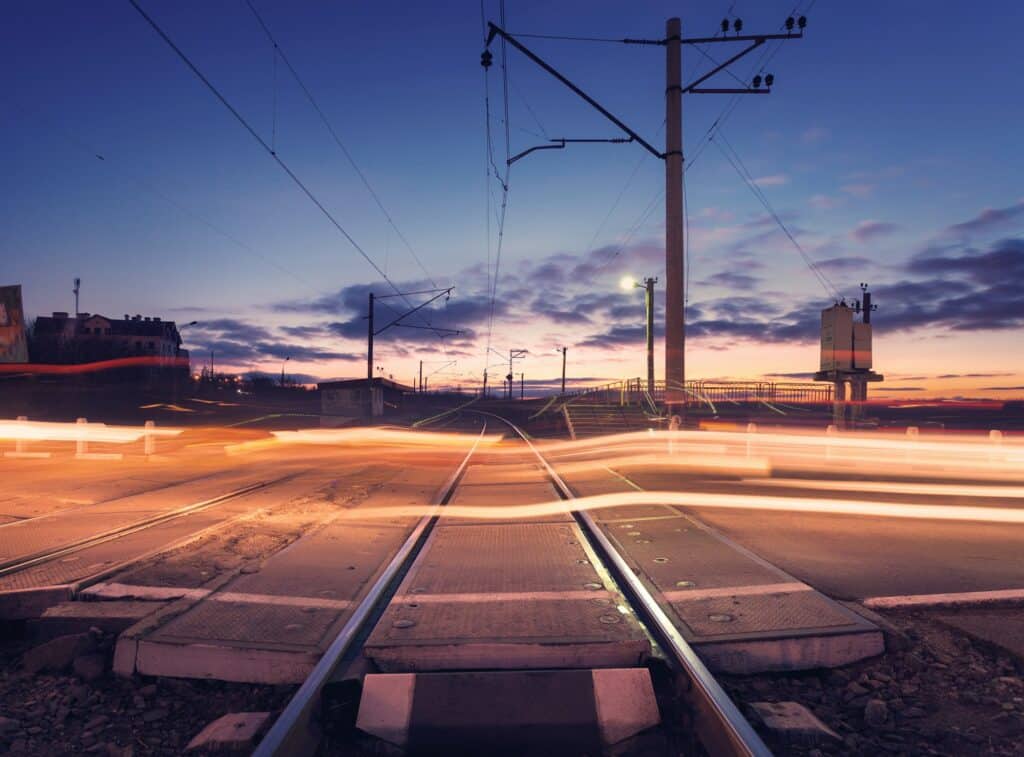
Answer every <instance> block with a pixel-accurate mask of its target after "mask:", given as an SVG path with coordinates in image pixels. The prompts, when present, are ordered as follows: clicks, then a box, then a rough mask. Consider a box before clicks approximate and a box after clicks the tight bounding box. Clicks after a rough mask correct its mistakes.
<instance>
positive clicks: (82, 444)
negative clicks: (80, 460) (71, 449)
mask: <svg viewBox="0 0 1024 757" xmlns="http://www.w3.org/2000/svg"><path fill="white" fill-rule="evenodd" d="M75 422H76V423H77V424H78V441H76V442H75V455H84V454H86V453H88V452H89V442H88V441H87V440H86V438H85V435H86V433H87V429H86V427H87V426H88V425H89V420H88V419H87V418H79V419H78V420H77V421H75Z"/></svg>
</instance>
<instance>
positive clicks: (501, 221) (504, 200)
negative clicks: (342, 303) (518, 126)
mask: <svg viewBox="0 0 1024 757" xmlns="http://www.w3.org/2000/svg"><path fill="white" fill-rule="evenodd" d="M481 13H483V5H482V4H481ZM499 17H500V19H501V24H502V26H504V25H505V0H501V2H500V3H499ZM484 70H485V72H486V70H487V69H486V67H485V69H484ZM501 73H502V96H503V113H504V121H505V123H504V127H505V171H504V178H502V176H501V175H500V172H499V171H498V168H497V166H496V165H495V162H494V140H493V137H492V135H491V118H490V93H489V88H488V90H487V92H486V93H485V98H484V99H485V108H486V111H487V113H486V117H487V126H486V127H487V144H488V155H489V159H490V166H491V169H493V171H494V175H495V178H496V179H497V180H498V182H499V183H500V184H501V210H500V213H499V217H498V238H497V242H496V246H495V251H494V269H493V272H492V273H491V275H490V303H489V305H488V315H487V342H486V345H487V346H486V350H485V352H484V354H485V355H486V354H487V351H488V350H490V349H491V342H492V339H493V334H494V308H495V303H496V301H497V295H498V282H499V280H500V276H501V253H502V248H503V246H504V240H505V219H506V217H507V212H508V192H509V174H510V172H511V160H510V159H511V157H512V143H511V126H510V124H509V96H508V91H509V84H508V81H509V77H508V55H507V45H506V43H505V40H504V38H502V41H501ZM485 75H486V74H485ZM489 170H490V169H489ZM489 238H490V236H489V235H488V239H489Z"/></svg>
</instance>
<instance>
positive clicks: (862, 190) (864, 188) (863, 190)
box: [839, 182, 875, 197]
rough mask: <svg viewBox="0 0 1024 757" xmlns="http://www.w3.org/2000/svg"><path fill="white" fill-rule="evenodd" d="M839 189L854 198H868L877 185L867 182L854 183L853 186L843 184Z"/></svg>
mask: <svg viewBox="0 0 1024 757" xmlns="http://www.w3.org/2000/svg"><path fill="white" fill-rule="evenodd" d="M839 189H840V190H841V191H843V192H846V194H848V195H853V196H854V197H867V196H868V195H870V194H871V193H872V192H874V191H875V185H874V184H869V183H867V182H854V183H852V184H843V186H841V187H839Z"/></svg>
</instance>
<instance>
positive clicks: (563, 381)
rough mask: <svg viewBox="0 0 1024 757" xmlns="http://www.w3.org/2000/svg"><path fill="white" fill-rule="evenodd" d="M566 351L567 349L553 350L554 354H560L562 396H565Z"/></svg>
mask: <svg viewBox="0 0 1024 757" xmlns="http://www.w3.org/2000/svg"><path fill="white" fill-rule="evenodd" d="M568 351H569V348H568V347H559V348H558V349H556V350H555V352H561V353H562V394H565V353H566V352H568Z"/></svg>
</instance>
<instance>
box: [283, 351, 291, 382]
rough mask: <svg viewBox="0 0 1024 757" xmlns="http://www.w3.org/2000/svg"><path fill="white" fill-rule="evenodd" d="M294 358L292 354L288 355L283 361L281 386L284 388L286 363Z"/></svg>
mask: <svg viewBox="0 0 1024 757" xmlns="http://www.w3.org/2000/svg"><path fill="white" fill-rule="evenodd" d="M291 359H292V356H291V355H288V356H287V357H286V358H285V359H284V360H282V361H281V387H282V388H284V364H285V363H287V362H288V361H289V360H291Z"/></svg>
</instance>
